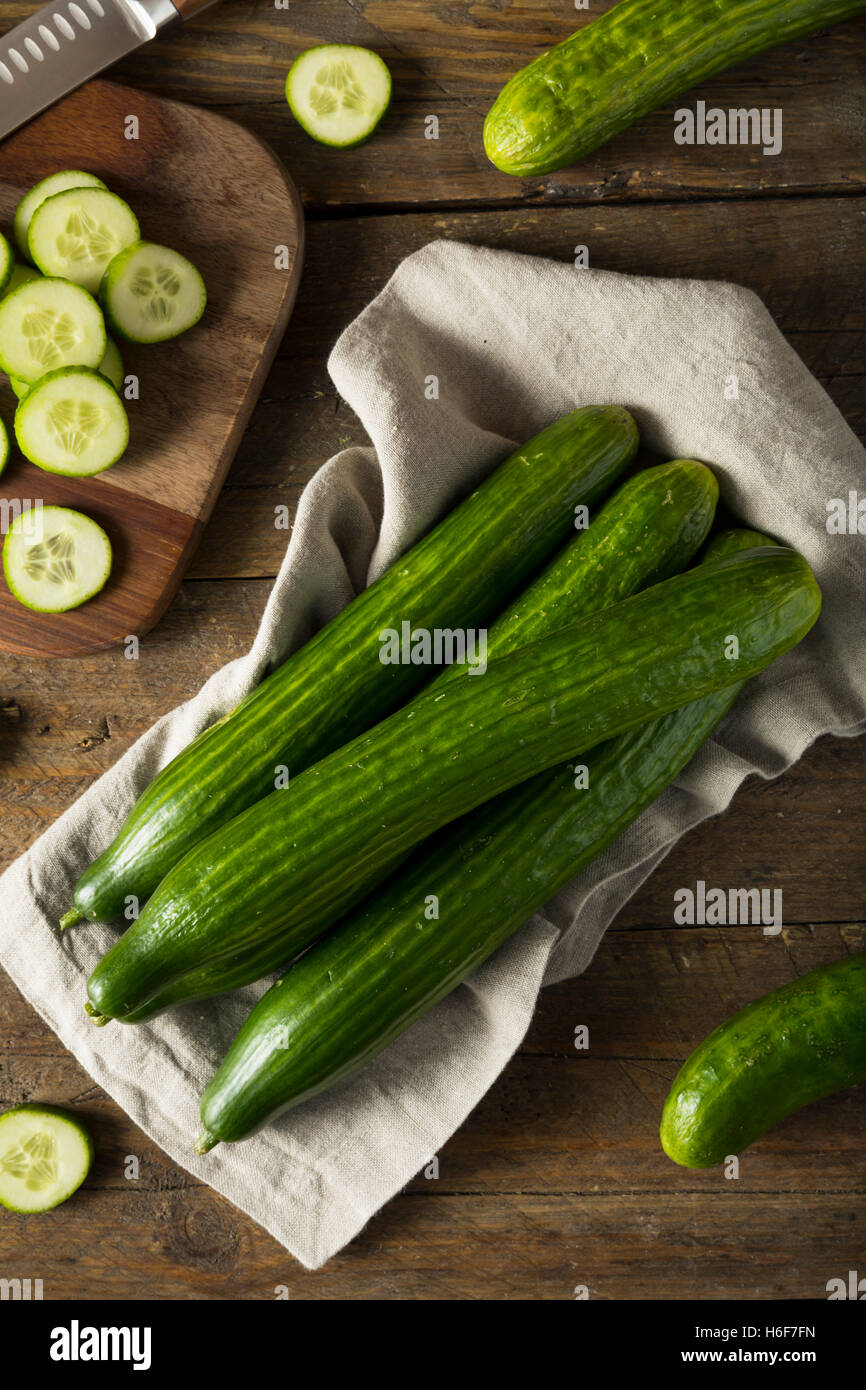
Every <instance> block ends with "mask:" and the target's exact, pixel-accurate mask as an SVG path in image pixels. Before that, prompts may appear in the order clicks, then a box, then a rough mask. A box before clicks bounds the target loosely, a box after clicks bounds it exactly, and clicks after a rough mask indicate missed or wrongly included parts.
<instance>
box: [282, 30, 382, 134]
mask: <svg viewBox="0 0 866 1390" xmlns="http://www.w3.org/2000/svg"><path fill="white" fill-rule="evenodd" d="M286 100H287V101H288V103H289V107H290V108H291V112H292V115H293V116H294V117H295V120H296V121H297V122H298V124H299V125H300V126H302V127H303V129H304V130H305V131H306V132H307V134H308V135H311V136H312V138H313V139H314V140H317V141H318V143H319V144H320V145H333V146H336V147H337V148H338V149H350V148H352V147H353V146H355V145H361V144H363V143H364V141H365V140H369V138H370V136H371V135H372V134H373V132H374V130H375V129H376V127H377V126H378V125H379V123H380V122H381V121H382V119H383V117H384V116H385V113H386V111H387V110H388V107H389V106H390V104H391V74H390V72H389V71H388V68H387V66H386V64H385V62H384V61H383V59H381V58H380V57H379V55H378V53H373V52H371V50H370V49H369V48H356V47H355V46H354V45H353V44H348V43H329V44H320V45H319V46H318V47H317V48H308V49H307V51H306V52H305V53H302V54H301V55H300V57H299V58H296V59H295V61H294V63H293V64H292V66H291V69H290V70H289V75H288V77H287V78H286Z"/></svg>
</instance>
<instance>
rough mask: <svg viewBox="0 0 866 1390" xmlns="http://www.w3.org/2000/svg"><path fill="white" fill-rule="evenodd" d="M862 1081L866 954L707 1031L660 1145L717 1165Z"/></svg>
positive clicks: (672, 1100) (681, 1080)
mask: <svg viewBox="0 0 866 1390" xmlns="http://www.w3.org/2000/svg"><path fill="white" fill-rule="evenodd" d="M858 1081H866V954H861V955H856V956H851V957H849V958H847V959H845V960H841V961H836V962H835V964H833V965H825V966H822V967H821V968H820V969H819V970H812V971H810V972H809V974H808V975H803V976H801V977H800V979H799V980H793V981H792V982H791V983H790V984H787V985H783V986H782V988H781V989H777V990H774V991H773V992H772V994H766V995H764V997H763V998H762V999H756V1000H755V1001H754V1003H752V1004H747V1005H746V1007H745V1008H744V1009H741V1010H740V1012H739V1013H737V1014H734V1016H733V1018H729V1019H728V1020H727V1022H725V1023H723V1024H721V1026H720V1027H719V1028H717V1029H716V1030H715V1032H714V1033H711V1034H710V1036H709V1037H708V1038H707V1039H706V1040H705V1041H704V1042H702V1043H701V1044H700V1046H699V1047H698V1048H696V1049H695V1051H694V1052H693V1053H692V1055H691V1057H689V1058H688V1060H687V1061H686V1062H685V1063H684V1065H683V1067H682V1068H681V1070H680V1072H679V1073H678V1075H677V1077H676V1078H675V1080H674V1084H673V1086H672V1087H671V1091H670V1094H669V1096H668V1098H667V1100H666V1101H665V1106H664V1111H663V1113H662V1122H661V1141H662V1147H663V1148H664V1151H665V1153H666V1154H667V1155H668V1157H669V1158H672V1159H673V1160H674V1162H675V1163H679V1164H682V1165H683V1166H684V1167H686V1168H710V1167H713V1166H714V1165H715V1164H718V1163H724V1161H725V1160H726V1159H727V1158H729V1157H730V1156H731V1155H732V1154H741V1153H742V1152H743V1150H744V1149H746V1148H748V1146H749V1145H750V1144H753V1143H754V1142H755V1140H756V1139H760V1137H761V1135H762V1134H765V1133H766V1131H767V1130H768V1129H770V1128H771V1126H772V1125H775V1124H778V1122H779V1120H783V1119H784V1118H785V1116H786V1115H790V1114H792V1113H793V1112H794V1111H795V1110H799V1109H801V1107H802V1106H804V1105H809V1104H810V1103H811V1102H812V1101H813V1100H818V1099H820V1097H821V1096H826V1095H829V1094H830V1093H831V1092H832V1091H838V1090H841V1089H842V1087H843V1086H853V1085H855V1084H856V1083H857V1082H858Z"/></svg>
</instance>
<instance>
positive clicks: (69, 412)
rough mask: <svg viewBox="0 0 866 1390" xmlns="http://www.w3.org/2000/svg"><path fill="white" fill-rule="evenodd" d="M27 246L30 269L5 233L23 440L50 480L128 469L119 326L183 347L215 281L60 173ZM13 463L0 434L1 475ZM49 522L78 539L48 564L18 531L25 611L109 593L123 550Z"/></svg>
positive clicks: (21, 233)
mask: <svg viewBox="0 0 866 1390" xmlns="http://www.w3.org/2000/svg"><path fill="white" fill-rule="evenodd" d="M14 236H15V242H16V243H17V246H18V251H19V253H20V254H21V255H22V256H24V257H25V258H26V260H27V262H29V264H26V263H24V262H21V261H19V262H17V263H16V260H15V254H14V252H13V248H12V245H11V244H10V242H9V241H8V239H7V238H6V237H4V236H3V235H2V233H0V367H2V368H3V370H4V371H5V372H7V374H8V376H9V382H10V385H11V387H12V390H13V392H14V393H15V395H16V396H17V397H18V406H17V409H16V411H15V430H14V433H15V439H16V440H17V443H18V447H19V448H20V450H21V453H22V454H23V455H24V457H25V458H27V459H29V460H30V462H31V463H34V464H36V466H37V467H38V468H43V469H45V470H46V471H47V472H49V473H61V474H63V475H65V476H67V477H76V478H82V477H90V476H92V475H93V474H95V473H101V472H103V471H104V470H105V469H106V468H111V467H112V465H113V464H115V463H117V461H118V459H119V458H120V457H121V456H122V454H123V453H124V450H125V449H126V446H127V443H128V441H129V421H128V418H127V413H126V408H125V406H124V404H123V399H122V393H123V387H124V380H125V378H124V367H123V359H122V358H121V355H120V351H119V349H118V347H117V344H116V343H115V342H114V341H113V339H112V338H109V337H108V335H107V332H106V321H108V323H109V324H110V327H111V331H112V333H113V334H114V335H115V336H116V337H119V338H121V339H124V340H125V341H127V342H132V343H158V342H165V341H167V340H168V339H170V338H176V337H177V336H178V335H179V334H181V333H184V332H186V330H187V329H188V328H192V327H193V325H194V324H196V323H198V320H199V319H200V318H201V316H202V314H203V313H204V310H205V305H206V303H207V293H206V290H205V285H204V281H203V280H202V277H201V275H200V274H199V272H198V271H197V270H196V268H195V266H194V265H193V264H192V262H191V261H188V260H187V259H186V257H185V256H182V255H180V253H179V252H177V251H174V250H172V249H171V248H170V247H167V246H160V245H158V244H157V243H156V242H152V241H142V240H141V233H140V228H139V224H138V219H137V217H136V216H135V213H134V212H133V211H132V209H131V208H130V207H129V205H128V204H127V203H125V202H124V200H123V199H122V198H119V197H118V196H117V194H116V193H114V192H112V190H111V189H109V188H107V187H106V185H105V184H104V183H103V181H102V179H100V178H98V177H97V176H96V175H95V174H90V173H87V172H86V171H84V170H80V169H63V170H60V171H59V172H58V173H55V174H51V175H49V177H48V178H45V179H42V181H41V182H40V183H38V184H36V185H35V187H34V188H31V189H30V191H29V192H28V193H26V194H25V196H24V197H23V198H22V199H21V202H20V203H19V204H18V208H17V210H16V213H15V221H14ZM8 457H9V431H8V430H7V428H6V426H5V424H3V423H2V422H0V472H2V470H3V468H4V467H5V465H6V461H7V459H8ZM49 513H53V514H57V516H55V517H54V520H55V521H56V520H57V519H58V516H59V515H60V514H62V516H63V518H65V520H64V523H63V524H64V527H65V530H64V532H63V537H65V539H64V538H63V537H61V538H58V536H59V532H58V533H56V534H55V533H54V532H52V535H51V536H49V537H48V538H47V539H46V541H45V542H44V544H45V546H47V547H48V549H47V550H46V553H45V555H44V556H43V555H41V554H40V555H36V556H34V553H33V544H32V543H31V544H29V545H28V544H25V543H24V541H25V537H24V536H23V535H22V534H21V533H19V532H18V531H16V526H17V525H18V523H16V524H15V526H13V527H12V528H11V529H10V531H9V534H8V535H7V537H6V541H5V545H4V547H3V568H4V572H5V575H6V580H7V583H8V584H9V587H10V589H11V590H12V592H13V593H14V594H15V596H16V597H17V598H18V599H20V601H21V602H22V603H24V604H26V605H27V606H28V607H31V608H35V609H38V610H40V611H43V612H56V613H59V612H64V611H65V610H66V609H67V608H74V607H77V606H78V605H79V604H81V603H84V602H86V600H87V599H88V598H92V597H93V595H94V594H95V593H98V592H99V590H100V589H101V588H102V587H103V585H104V584H105V582H106V580H107V578H108V573H109V570H110V567H111V546H110V545H109V543H108V538H107V536H105V533H104V532H103V531H102V529H101V528H100V527H99V526H97V525H96V523H95V522H93V521H91V520H90V519H89V518H88V517H86V516H83V515H82V514H81V513H77V512H74V511H71V510H70V509H68V508H60V507H49V508H45V509H43V513H42V515H43V517H45V518H47V516H48V514H49ZM27 515H28V514H27V513H25V514H24V516H27ZM24 516H22V518H20V519H19V520H20V521H23V520H24ZM73 518H77V520H76V521H73V520H72V519H73ZM52 524H53V523H52ZM51 545H54V547H55V549H54V550H53V551H52V550H51V549H50V547H51ZM70 546H71V547H72V550H71V551H70V550H69V547H70ZM61 551H62V552H63V553H62V555H61ZM73 552H74V555H73Z"/></svg>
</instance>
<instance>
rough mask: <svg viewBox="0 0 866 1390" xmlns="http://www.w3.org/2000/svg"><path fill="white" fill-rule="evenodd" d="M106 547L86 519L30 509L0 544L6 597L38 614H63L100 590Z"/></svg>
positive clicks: (64, 511)
mask: <svg viewBox="0 0 866 1390" xmlns="http://www.w3.org/2000/svg"><path fill="white" fill-rule="evenodd" d="M111 561H112V553H111V542H110V541H109V539H108V537H107V535H106V534H105V532H104V531H103V529H102V527H101V526H99V525H97V523H96V522H95V521H93V520H92V518H91V517H89V516H85V515H84V514H83V513H82V512H76V511H73V509H72V508H71V507H41V508H38V509H37V508H30V510H28V511H25V512H22V513H21V514H20V516H18V517H16V518H15V520H14V521H13V523H12V525H11V526H10V527H9V530H8V532H7V533H6V538H5V540H4V543H3V573H4V575H5V576H6V583H7V584H8V585H9V588H10V589H11V591H12V593H13V594H14V595H15V597H16V598H17V599H18V601H19V603H23V604H24V605H25V607H27V608H33V609H35V611H36V612H38V613H66V612H67V611H68V610H69V609H70V608H79V607H80V606H81V604H82V603H86V602H87V600H88V599H91V598H93V597H94V595H95V594H98V593H99V592H100V590H101V589H104V588H105V585H106V584H107V582H108V576H109V574H110V573H111Z"/></svg>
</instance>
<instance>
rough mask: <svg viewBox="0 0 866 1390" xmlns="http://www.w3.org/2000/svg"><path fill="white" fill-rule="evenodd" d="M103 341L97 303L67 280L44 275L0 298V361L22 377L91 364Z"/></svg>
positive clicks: (99, 355) (97, 358) (99, 354)
mask: <svg viewBox="0 0 866 1390" xmlns="http://www.w3.org/2000/svg"><path fill="white" fill-rule="evenodd" d="M106 344H107V338H106V336H105V321H104V319H103V317H102V313H101V311H100V308H99V305H98V304H97V302H96V300H95V299H94V298H93V296H92V295H90V294H88V293H87V291H86V290H83V289H82V288H81V286H80V285H73V284H72V283H71V282H70V281H69V280H55V279H51V278H49V277H47V276H43V277H42V278H40V279H38V280H31V281H29V282H28V283H26V284H23V285H19V287H18V289H17V290H15V291H14V292H13V293H12V294H7V295H6V297H5V299H2V300H0V366H2V367H3V370H4V371H6V372H8V373H9V375H10V376H14V377H18V378H19V379H20V380H21V381H26V382H30V383H32V382H34V381H36V380H38V378H39V377H41V376H44V375H45V373H46V372H50V371H55V370H56V369H57V368H59V367H96V366H98V365H99V363H100V362H101V361H102V359H103V357H104V356H105V349H106Z"/></svg>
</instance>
